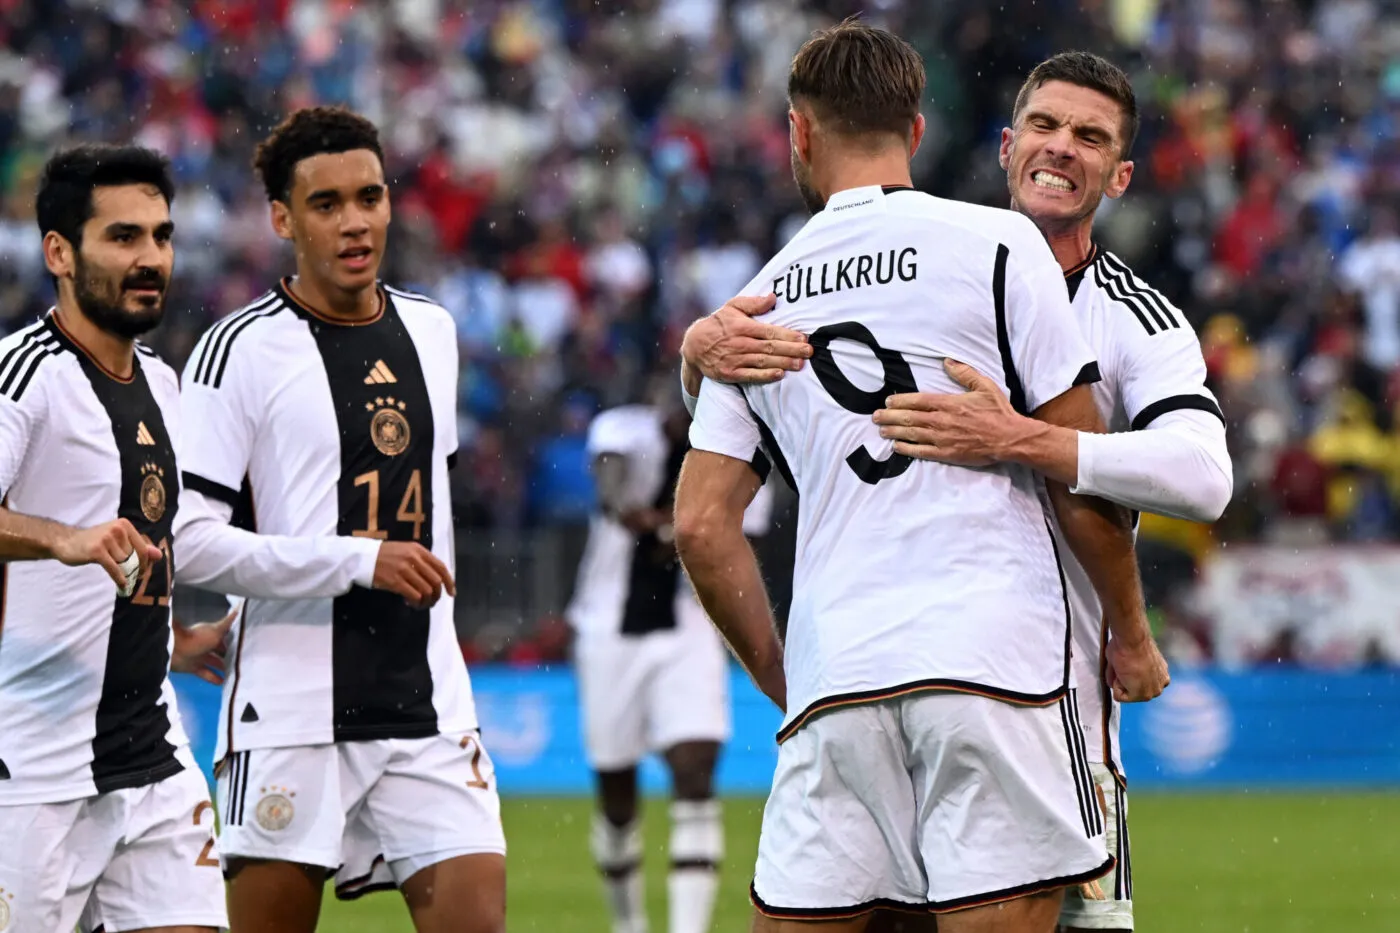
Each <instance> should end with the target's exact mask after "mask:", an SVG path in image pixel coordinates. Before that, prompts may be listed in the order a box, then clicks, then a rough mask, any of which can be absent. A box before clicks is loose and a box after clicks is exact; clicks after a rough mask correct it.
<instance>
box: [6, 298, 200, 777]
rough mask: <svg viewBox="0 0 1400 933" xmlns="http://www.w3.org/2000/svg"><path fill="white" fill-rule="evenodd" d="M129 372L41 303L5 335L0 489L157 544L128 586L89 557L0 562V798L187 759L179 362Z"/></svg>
mask: <svg viewBox="0 0 1400 933" xmlns="http://www.w3.org/2000/svg"><path fill="white" fill-rule="evenodd" d="M137 348H138V350H140V351H141V352H139V353H137V354H136V364H135V371H134V373H133V374H132V376H131V378H129V379H125V380H123V379H119V378H117V377H116V376H113V375H112V374H110V373H109V372H107V371H106V370H104V369H103V368H102V367H101V365H99V364H98V363H97V362H96V361H94V360H93V359H92V358H91V357H89V356H88V355H87V354H86V353H85V352H84V351H83V349H82V348H81V347H80V346H79V345H78V344H76V343H75V342H74V341H73V340H72V339H71V338H70V337H69V336H68V335H67V334H66V333H65V332H64V330H63V328H62V326H61V325H60V324H59V321H58V318H57V317H56V316H55V315H54V314H53V313H50V314H49V315H48V316H47V317H45V318H44V319H43V320H41V321H39V322H37V323H35V324H33V325H31V326H29V327H26V328H24V329H22V330H20V331H19V332H18V333H15V334H12V335H11V336H9V337H6V338H5V339H4V340H0V497H3V500H4V503H5V506H6V507H7V508H9V509H11V510H13V511H15V512H21V513H24V514H27V515H34V516H38V517H40V518H47V519H51V520H53V521H57V522H62V523H63V524H65V525H71V526H74V527H82V528H86V527H90V526H92V525H100V524H102V523H104V522H109V521H112V520H113V519H115V518H118V517H120V518H125V519H129V520H130V521H131V523H132V524H133V525H134V526H136V530H137V531H139V532H141V533H142V534H144V535H146V536H147V537H148V538H150V539H151V541H153V542H155V543H156V544H157V545H159V546H160V548H161V550H163V551H164V552H165V555H166V556H165V558H164V559H163V560H161V561H157V562H155V563H153V564H152V565H151V571H150V573H148V574H147V575H146V576H145V577H144V578H143V579H142V580H141V581H140V582H139V584H138V586H137V588H136V591H135V592H134V593H133V594H132V595H131V596H129V597H122V596H119V595H118V594H117V588H116V585H115V584H114V583H113V582H112V578H111V577H109V576H108V575H107V571H105V570H103V569H102V568H101V567H99V566H96V565H88V566H84V567H66V566H64V565H63V564H60V563H59V562H58V561H55V560H42V561H17V562H15V563H0V805H11V804H16V805H18V804H39V803H57V802H61V801H65V800H76V799H79V798H82V797H89V796H92V795H94V794H100V793H106V792H108V791H114V790H119V789H121V788H128V787H140V786H143V785H146V784H152V783H155V782H156V781H159V780H161V779H163V778H167V777H169V776H171V775H173V774H176V773H177V772H179V771H180V770H181V769H182V768H192V767H194V759H193V758H192V757H191V755H190V752H189V748H188V742H187V740H186V738H185V733H184V729H183V728H182V727H181V725H180V716H179V713H178V711H177V709H176V705H175V693H174V691H173V690H172V689H171V686H170V680H169V677H168V676H167V675H168V673H169V670H170V653H171V650H172V647H173V641H174V635H173V632H172V631H171V628H170V592H171V556H170V554H171V547H170V540H171V534H170V526H171V522H172V520H173V519H174V517H175V510H176V505H177V501H178V500H177V488H178V487H177V484H178V479H177V475H178V474H177V471H176V469H175V445H176V439H177V436H178V433H179V428H178V424H179V414H178V404H179V399H178V395H179V386H178V383H177V381H176V378H175V373H174V371H173V370H171V369H170V367H169V366H167V365H165V363H163V362H161V361H160V360H159V359H157V358H156V356H155V355H154V354H153V353H152V352H151V351H150V350H148V349H146V348H145V347H142V346H141V345H139V344H138V345H137Z"/></svg>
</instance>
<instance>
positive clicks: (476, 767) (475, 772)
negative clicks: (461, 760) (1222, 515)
mask: <svg viewBox="0 0 1400 933" xmlns="http://www.w3.org/2000/svg"><path fill="white" fill-rule="evenodd" d="M469 745H470V746H471V750H472V780H470V781H468V782H467V786H468V787H480V788H483V789H485V788H488V787H490V786H491V785H490V784H488V783H486V779H485V778H484V777H482V776H481V742H480V741H479V740H478V739H477V737H476V736H474V735H464V736H462V741H461V746H462V749H463V751H465V750H466V748H467V746H469Z"/></svg>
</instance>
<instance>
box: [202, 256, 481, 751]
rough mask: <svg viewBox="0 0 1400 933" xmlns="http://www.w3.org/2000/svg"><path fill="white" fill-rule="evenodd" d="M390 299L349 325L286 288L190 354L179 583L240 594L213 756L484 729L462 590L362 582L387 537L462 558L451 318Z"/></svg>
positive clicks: (392, 294)
mask: <svg viewBox="0 0 1400 933" xmlns="http://www.w3.org/2000/svg"><path fill="white" fill-rule="evenodd" d="M381 297H382V311H381V313H380V314H379V315H378V316H377V317H375V318H374V319H373V320H370V321H366V322H362V323H356V324H346V323H343V322H338V321H334V320H330V319H327V318H325V317H323V316H321V315H319V314H317V312H315V311H314V310H312V309H310V308H308V307H305V306H303V305H302V304H301V303H300V302H298V301H297V299H296V298H295V297H294V296H293V295H292V294H291V293H290V292H289V291H288V289H287V287H286V283H285V282H284V283H282V284H279V285H278V287H277V288H275V289H274V290H273V291H271V292H269V293H268V294H267V295H265V296H264V297H262V298H260V299H259V300H258V301H256V302H254V303H253V304H252V305H250V306H249V307H247V308H245V309H243V310H241V311H239V312H237V313H235V314H232V315H230V316H229V317H227V318H225V319H224V320H223V321H221V322H220V323H218V324H216V325H214V327H213V328H211V329H210V330H209V331H208V332H207V333H206V334H205V335H204V337H203V338H202V339H201V340H200V342H199V344H198V345H197V346H196V348H195V351H194V353H193V355H192V356H191V357H190V360H189V363H188V364H187V365H186V367H185V372H184V376H183V392H182V399H181V405H182V411H183V414H184V423H185V424H186V425H187V426H188V431H187V432H186V434H185V436H184V439H183V442H182V444H181V449H180V465H181V469H182V471H183V479H184V489H185V492H184V496H185V499H184V501H183V502H182V508H181V515H180V522H179V524H178V526H177V528H176V536H177V540H178V541H179V546H180V549H181V561H180V567H179V579H180V580H181V582H190V583H193V584H196V585H199V586H203V587H207V588H210V589H213V590H216V591H218V592H224V593H228V594H231V595H235V596H244V597H248V598H247V599H246V601H245V602H244V603H243V606H242V611H241V613H240V615H239V618H238V621H237V622H236V623H235V629H234V640H233V647H232V649H231V650H232V656H233V657H232V663H231V665H230V673H229V677H228V680H227V682H226V684H225V687H224V696H223V710H222V714H221V716H220V723H219V746H218V752H217V754H218V756H219V757H220V758H222V757H223V756H224V755H225V754H227V753H228V752H231V751H241V750H245V749H249V748H267V747H279V746H292V745H312V744H320V743H325V742H331V741H349V740H358V739H383V738H410V737H418V736H426V735H433V734H436V733H438V732H457V731H464V730H467V729H471V728H474V727H475V726H476V712H475V708H474V706H473V703H472V695H471V686H470V683H469V681H468V678H467V670H466V666H465V664H464V662H463V660H462V654H461V650H460V649H459V647H458V644H457V635H456V630H455V627H454V624H453V601H452V599H451V598H450V597H448V596H447V595H446V594H444V596H443V598H442V599H441V600H440V601H439V602H438V603H437V605H436V606H434V607H433V608H432V609H431V610H424V609H412V608H410V607H409V606H408V605H407V604H406V603H405V602H404V600H403V598H402V597H399V596H396V595H393V594H391V593H388V592H385V591H380V590H371V589H369V586H370V584H371V582H372V580H373V577H374V566H375V560H376V558H377V554H378V549H379V545H380V542H382V541H417V542H419V543H421V544H422V545H423V546H424V547H426V548H428V549H430V550H431V551H432V552H433V553H434V554H436V555H437V556H438V557H439V558H440V559H441V560H442V561H443V562H444V563H445V564H446V565H447V566H448V567H449V568H451V567H452V566H453V564H454V560H453V552H454V548H453V529H452V513H451V503H450V501H449V493H448V476H447V471H448V468H449V463H448V460H449V457H451V456H452V455H453V454H454V453H455V451H456V449H457V421H456V419H457V404H456V395H457V375H458V374H457V337H456V329H455V327H454V325H453V322H452V318H451V317H450V316H449V315H448V313H447V312H446V311H445V310H444V309H443V308H441V307H440V306H438V305H437V304H435V303H434V302H432V301H430V300H429V299H427V298H425V297H423V296H421V295H411V294H407V293H404V292H400V291H396V290H394V289H384V290H383V291H382V292H381ZM236 511H237V512H239V513H241V514H243V515H244V516H245V517H246V519H247V521H246V522H243V524H246V525H248V526H250V527H248V528H240V527H235V525H237V524H239V522H238V521H237V519H236V516H235V512H236Z"/></svg>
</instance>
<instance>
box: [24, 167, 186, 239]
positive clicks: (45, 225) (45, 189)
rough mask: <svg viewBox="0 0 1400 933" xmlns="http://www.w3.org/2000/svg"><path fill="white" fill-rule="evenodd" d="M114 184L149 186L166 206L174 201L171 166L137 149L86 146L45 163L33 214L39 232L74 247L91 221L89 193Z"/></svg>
mask: <svg viewBox="0 0 1400 933" xmlns="http://www.w3.org/2000/svg"><path fill="white" fill-rule="evenodd" d="M115 185H152V186H154V187H155V188H157V189H159V191H160V193H161V195H162V196H163V197H164V198H165V203H166V204H167V205H168V204H170V202H172V201H174V200H175V182H174V181H173V180H172V179H171V176H170V161H169V160H168V159H166V157H165V156H163V155H161V154H160V153H159V152H156V151H155V150H154V149H145V148H142V147H141V146H110V145H101V144H86V145H81V146H72V147H70V148H67V149H60V150H58V151H57V152H55V153H54V154H53V155H52V156H50V157H49V161H48V162H46V163H45V164H44V172H43V175H42V176H41V177H40V179H39V193H38V197H37V198H36V199H35V201H36V203H35V205H34V213H35V215H36V219H37V220H38V221H39V233H40V234H42V235H45V236H46V235H48V233H49V232H50V231H53V232H55V233H58V234H59V235H60V236H62V237H63V238H64V239H65V240H67V241H68V242H69V243H72V244H73V246H74V248H77V247H81V246H82V245H83V226H84V225H85V224H86V223H87V222H88V221H89V220H91V219H92V191H93V189H94V188H105V187H109V186H115Z"/></svg>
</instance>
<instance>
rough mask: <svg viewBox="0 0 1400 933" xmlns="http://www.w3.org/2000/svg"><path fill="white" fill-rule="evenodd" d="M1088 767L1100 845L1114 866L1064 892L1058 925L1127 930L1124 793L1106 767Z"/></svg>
mask: <svg viewBox="0 0 1400 933" xmlns="http://www.w3.org/2000/svg"><path fill="white" fill-rule="evenodd" d="M1090 767H1091V768H1092V769H1093V773H1094V785H1095V789H1096V791H1097V794H1098V803H1099V808H1100V809H1101V810H1102V811H1103V815H1104V819H1103V821H1104V844H1105V845H1106V846H1107V847H1108V851H1109V854H1111V855H1113V856H1114V857H1115V858H1116V859H1117V864H1116V865H1115V866H1114V867H1113V871H1111V872H1109V873H1108V874H1107V875H1105V876H1104V877H1102V878H1100V879H1099V880H1097V881H1090V882H1087V883H1085V884H1080V885H1075V886H1074V887H1072V888H1070V889H1069V890H1068V891H1066V892H1065V903H1064V907H1063V908H1061V910H1060V925H1061V926H1064V927H1074V928H1077V929H1081V930H1131V929H1132V928H1133V858H1132V855H1131V853H1130V852H1129V851H1128V792H1127V791H1126V790H1124V789H1123V785H1122V784H1120V783H1119V782H1118V779H1117V778H1115V777H1114V776H1113V772H1112V771H1110V770H1108V768H1107V767H1106V766H1104V765H1101V764H1093V765H1091V766H1090Z"/></svg>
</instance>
